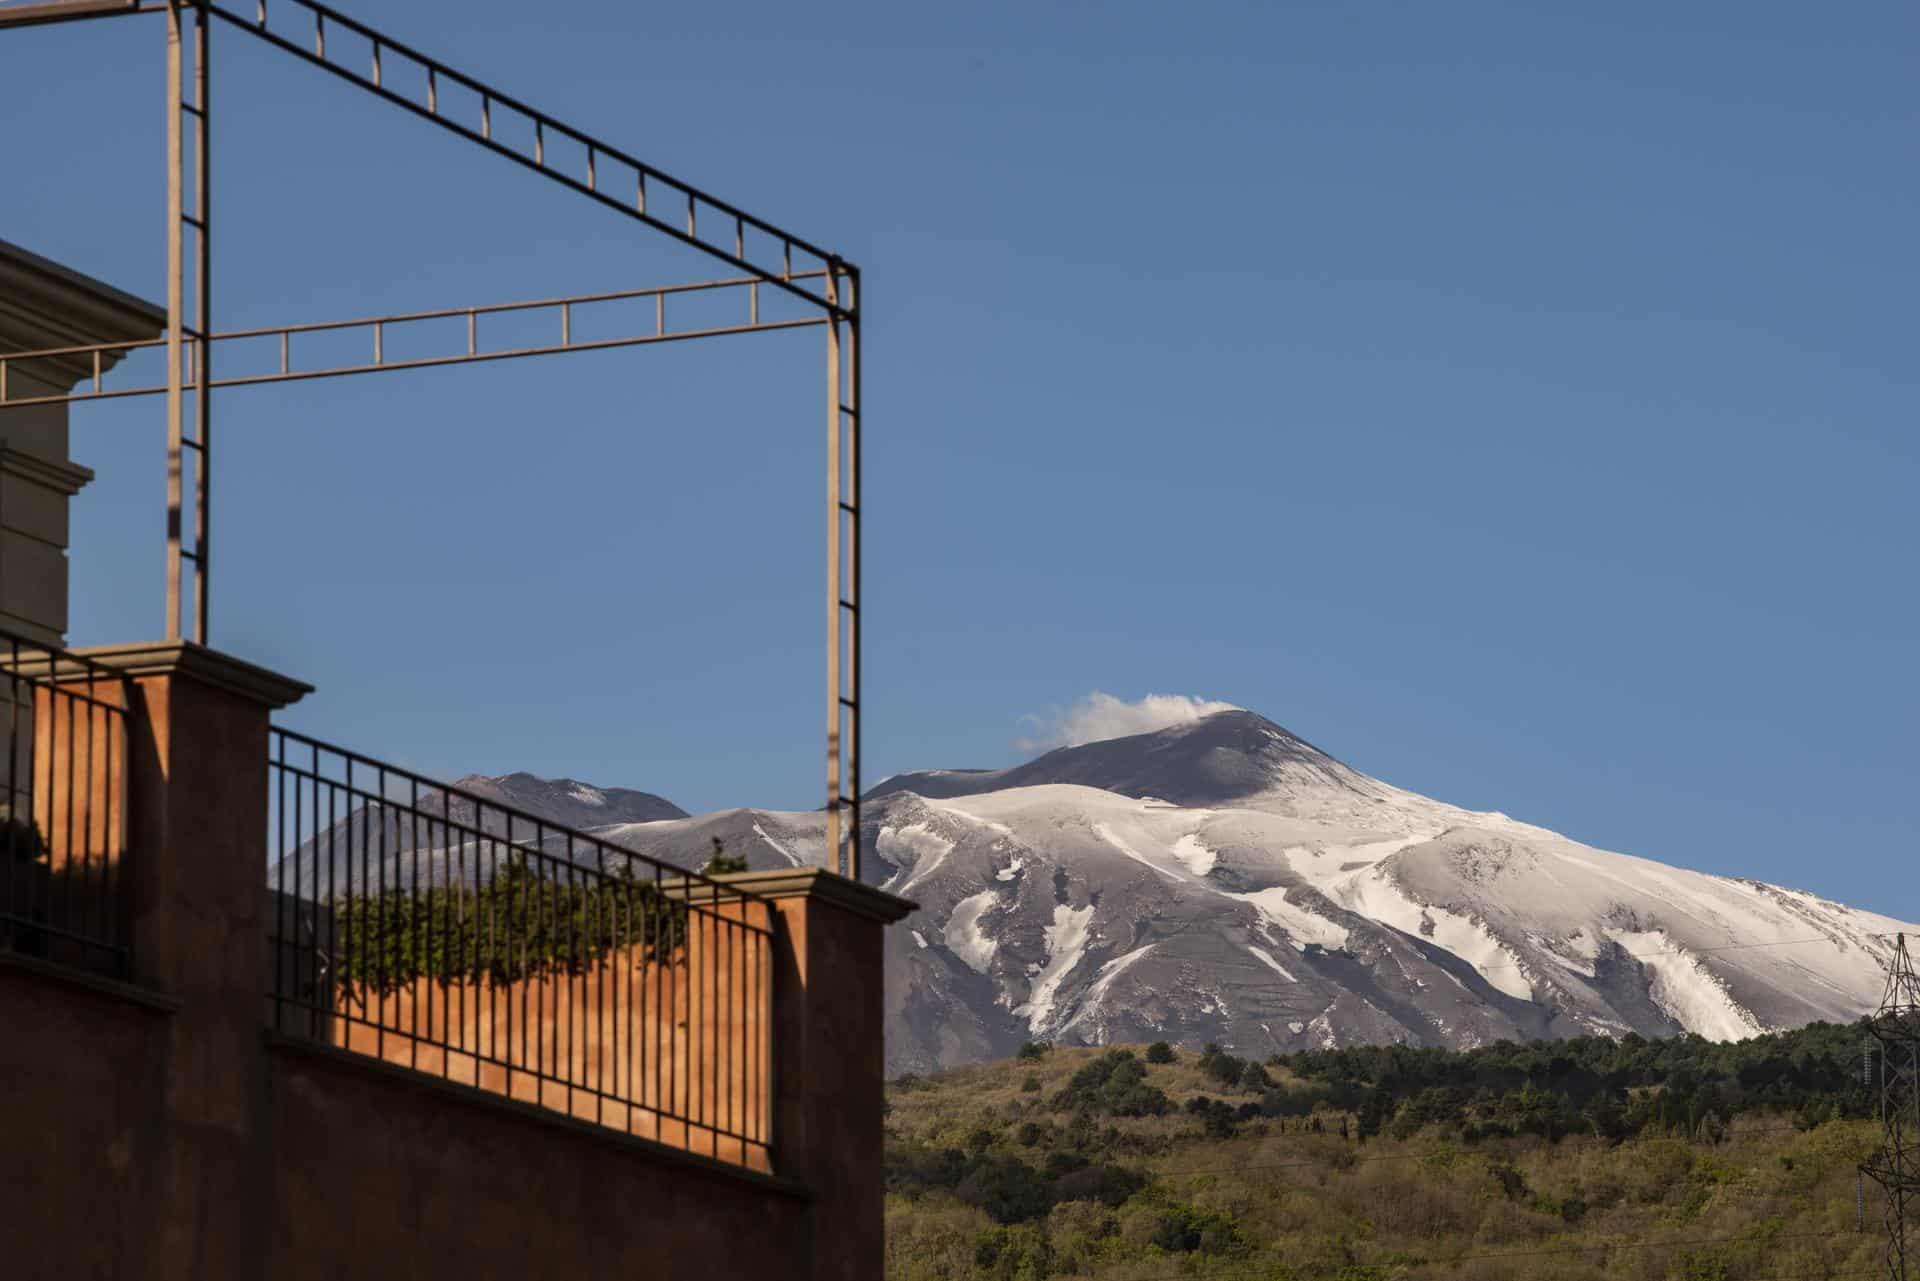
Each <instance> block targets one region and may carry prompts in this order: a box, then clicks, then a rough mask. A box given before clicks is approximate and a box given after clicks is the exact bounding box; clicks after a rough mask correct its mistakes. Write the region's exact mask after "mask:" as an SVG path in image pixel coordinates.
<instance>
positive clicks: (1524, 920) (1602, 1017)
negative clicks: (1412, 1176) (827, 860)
mask: <svg viewBox="0 0 1920 1281" xmlns="http://www.w3.org/2000/svg"><path fill="white" fill-rule="evenodd" d="M467 785H468V786H470V787H472V788H475V789H477V790H483V791H486V792H487V793H488V794H489V795H497V796H499V797H500V799H502V800H503V801H506V802H507V803H509V804H515V805H518V806H520V807H521V808H526V809H533V810H535V811H536V812H539V813H541V815H542V816H543V817H551V818H553V819H555V820H557V821H561V822H568V823H572V824H575V825H579V826H586V827H589V828H590V829H591V830H593V831H594V832H595V833H596V834H597V835H600V836H602V837H603V838H605V839H607V840H610V841H613V842H615V843H618V844H622V845H625V846H626V847H628V848H630V849H634V850H636V851H639V852H642V853H645V854H649V855H651V856H653V857H655V858H660V859H663V860H665V861H668V862H672V863H675V864H678V865H680V866H684V867H693V866H698V865H700V864H701V863H703V862H704V861H705V860H706V858H707V857H708V856H709V855H710V854H711V852H712V842H713V838H714V837H716V836H717V837H720V838H721V839H722V840H723V841H724V843H725V845H726V848H727V851H728V852H729V853H730V854H735V855H738V856H743V857H745V858H746V859H747V860H748V862H749V865H750V866H752V867H755V868H761V867H789V866H794V865H800V864H809V863H818V862H820V861H821V859H822V855H823V848H824V818H823V816H822V815H821V814H820V813H819V812H818V811H814V812H805V813H783V812H780V811H770V810H750V809H742V810H724V811H720V812H717V813H714V814H706V815H699V816H695V817H671V816H664V815H658V814H655V813H653V812H650V811H647V810H646V809H645V806H644V804H643V802H657V803H658V804H659V805H663V806H664V805H666V804H667V803H666V802H663V801H659V798H657V797H647V796H646V794H644V793H616V792H612V791H607V792H601V791H599V790H598V789H592V788H587V787H586V785H584V784H577V783H573V782H571V781H568V780H561V781H555V782H548V781H543V780H530V779H529V778H528V776H525V775H509V776H506V777H503V778H498V779H483V780H474V781H470V782H469V783H467ZM575 789H580V791H578V792H576V790H575ZM586 794H591V795H595V796H600V797H602V798H603V801H604V802H605V803H604V806H597V805H596V804H595V803H594V802H592V801H591V800H590V799H588V796H587V795H586ZM616 796H617V797H621V798H623V800H622V803H621V804H620V805H614V804H612V803H611V799H612V798H614V797H616ZM536 802H537V803H536ZM668 808H671V807H670V806H668ZM636 810H639V811H641V812H637V813H636V812H635V811H636ZM596 815H601V816H603V817H602V818H601V820H600V821H599V822H595V821H594V818H595V816H596ZM860 835H861V843H862V847H863V849H864V850H865V851H866V854H865V860H864V868H865V874H866V876H867V877H868V879H869V880H871V881H872V882H873V883H875V884H877V885H879V886H881V887H882V888H884V889H887V890H889V891H892V892H893V893H896V894H900V895H902V896H904V897H907V898H911V899H913V900H915V901H917V902H918V903H919V904H920V905H921V910H920V911H919V912H918V913H916V914H915V915H914V916H912V917H909V918H908V920H907V921H906V922H905V923H904V924H903V925H902V926H901V927H900V928H897V929H895V930H893V931H891V932H890V935H889V941H888V948H889V951H888V955H887V961H886V964H887V968H888V994H887V1003H888V1008H887V1017H888V1020H889V1022H888V1050H887V1054H888V1063H889V1067H890V1070H891V1071H893V1072H896V1073H898V1072H906V1071H925V1070H929V1069H933V1068H937V1067H943V1066H949V1065H952V1064H956V1063H963V1062H970V1061H977V1060H983V1059H991V1058H1000V1057H1004V1056H1006V1055H1008V1054H1010V1053H1012V1052H1013V1051H1014V1050H1015V1049H1017V1048H1018V1047H1019V1045H1020V1043H1021V1042H1023V1041H1026V1040H1031V1039H1043V1040H1053V1041H1062V1042H1071V1043H1087V1044H1099V1043H1102V1042H1106V1041H1154V1040H1161V1039H1165V1040H1172V1041H1187V1042H1196V1043H1197V1042H1202V1041H1215V1042H1219V1043H1220V1044H1222V1045H1224V1046H1227V1047H1229V1048H1232V1049H1234V1050H1236V1051H1238V1052H1241V1053H1244V1054H1259V1055H1264V1054H1267V1053H1271V1052H1275V1051H1292V1050H1300V1049H1307V1048H1317V1047H1330V1046H1340V1045H1352V1044H1360V1043H1378V1042H1400V1043H1406V1044H1412V1045H1433V1046H1448V1047H1452V1048H1471V1047H1473V1046H1477V1045H1483V1044H1487V1043H1489V1042H1492V1041H1497V1040H1502V1039H1511V1040H1527V1039H1532V1038H1541V1037H1544V1038H1554V1037H1571V1036H1584V1035H1595V1034H1597V1035H1603V1036H1624V1035H1626V1034H1628V1033H1633V1032H1637V1033H1640V1034H1643V1035H1648V1036H1660V1035H1672V1034H1676V1033H1680V1032H1695V1033H1698V1034H1700V1035H1702V1036H1706V1037H1710V1038H1716V1039H1731V1038H1739V1037H1744V1036H1749V1035H1752V1034H1754V1033H1756V1032H1760V1031H1765V1030H1771V1029H1776V1028H1788V1027H1795V1026H1798V1025H1801V1024H1804V1023H1808V1022H1813V1021H1816V1020H1828V1021H1846V1020H1851V1019H1853V1018H1856V1017H1858V1016H1859V1015H1860V1014H1862V1013H1863V1012H1865V1011H1866V1010H1868V1009H1870V1008H1871V1007H1872V1006H1873V1005H1874V1004H1875V1003H1876V1002H1877V1000H1878V998H1879V996H1880V993H1881V989H1882V986H1883V984H1882V975H1881V965H1880V962H1881V958H1882V956H1884V955H1885V954H1886V952H1887V951H1888V948H1889V942H1888V936H1890V935H1891V934H1892V933H1893V932H1895V931H1899V930H1903V929H1904V930H1907V931H1911V932H1920V926H1914V925H1903V924H1902V923H1900V922H1898V921H1894V920H1891V919H1889V918H1887V917H1883V916H1877V915H1874V914H1872V913H1870V912H1864V911H1859V910H1856V909H1853V908H1849V907H1846V906H1843V905H1841V904H1838V903H1833V902H1829V901H1827V900H1824V899H1821V898H1818V897H1816V896H1815V895H1812V894H1808V893H1806V892H1804V891H1800V890H1790V889H1783V888H1780V887H1778V886H1773V885H1767V884H1763V883H1761V882H1758V881H1750V880H1741V879H1736V878H1731V877H1724V876H1710V875H1707V874H1704V873H1700V872H1692V871H1687V870H1684V869H1681V868H1676V867H1670V866H1666V865H1664V864H1660V863H1656V862H1653V861H1651V860H1648V859H1643V858H1635V857H1633V856H1630V855H1626V854H1615V853H1609V852H1607V851H1605V850H1598V849H1594V848H1592V847H1589V846H1586V845H1582V844H1580V843H1579V842H1577V841H1573V840H1570V839H1568V838H1567V837H1565V836H1562V835H1560V834H1558V833H1556V832H1552V831H1549V830H1547V829H1546V828H1542V827H1536V826H1532V825H1530V824H1526V823H1520V822H1516V821H1515V820H1513V819H1511V818H1508V817H1507V816H1506V815H1504V814H1498V813H1484V812H1477V811H1472V810H1467V809H1462V808H1460V807H1458V806H1454V805H1448V804H1446V803H1445V802H1442V801H1438V800H1434V799H1432V798H1429V797H1425V796H1421V795H1419V794H1417V793H1413V792H1408V791H1404V790H1402V789H1400V788H1396V787H1393V786H1392V785H1390V784H1387V783H1384V782H1381V781H1380V780H1378V779H1375V778H1371V777H1369V776H1367V775H1365V774H1362V773H1360V772H1359V771H1358V770H1355V769H1353V768H1352V767H1351V766H1349V765H1346V764H1344V763H1343V762H1341V761H1338V760H1336V759H1334V758H1333V757H1332V756H1330V755H1328V754H1327V753H1326V752H1323V751H1321V750H1320V749H1319V748H1317V747H1315V746H1314V745H1313V744H1311V743H1309V742H1307V741H1306V740H1305V739H1302V738H1300V737H1298V736H1297V735H1295V734H1292V733H1289V732H1288V731H1287V730H1285V729H1283V728H1281V727H1280V726H1279V725H1276V724H1274V723H1273V722H1272V721H1270V720H1267V719H1266V718H1264V717H1262V716H1259V715H1257V714H1255V713H1253V712H1249V711H1239V710H1232V711H1221V712H1216V713H1213V714H1212V715H1208V716H1204V717H1201V718H1198V719H1195V720H1191V721H1185V722H1182V723H1181V724H1178V725H1175V726H1172V727H1169V728H1165V729H1160V730H1155V731H1152V732H1150V733H1142V734H1131V735H1128V736H1126V737H1122V738H1111V739H1104V740H1100V741H1096V742H1090V743H1085V744H1082V745H1079V746H1073V747H1063V748H1060V749H1058V750H1055V751H1052V752H1048V753H1047V754H1046V755H1044V756H1040V757H1037V758H1036V759H1034V760H1032V761H1029V762H1027V763H1025V764H1023V765H1018V766H1015V767H1013V768H1010V769H1005V770H933V771H925V772H921V773H912V774H902V775H898V776H896V777H894V778H890V779H888V780H886V781H885V782H883V783H881V784H880V785H878V786H877V787H875V788H874V789H873V790H872V791H871V792H869V793H868V797H867V804H866V805H865V806H863V809H862V815H861V833H860ZM308 857H309V858H310V857H311V853H309V855H308ZM346 874H347V875H349V876H350V875H351V874H352V869H346ZM307 875H308V876H312V875H313V872H312V870H311V869H309V870H308V872H307ZM309 883H311V882H309Z"/></svg>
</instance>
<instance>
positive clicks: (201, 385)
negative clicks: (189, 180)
mask: <svg viewBox="0 0 1920 1281" xmlns="http://www.w3.org/2000/svg"><path fill="white" fill-rule="evenodd" d="M207 4H208V0H196V4H195V8H194V37H193V104H194V112H193V123H194V157H195V164H194V213H195V214H196V215H197V216H198V218H199V226H198V228H197V231H198V233H199V234H198V235H197V236H196V237H195V238H194V245H195V254H194V268H195V271H194V276H195V281H194V314H195V316H196V320H195V322H194V328H195V329H196V330H197V331H198V332H199V337H198V339H197V340H196V342H195V343H194V351H195V360H194V362H193V369H194V374H195V381H194V393H193V418H194V438H195V441H196V447H195V449H194V458H193V462H194V467H193V639H194V640H196V641H198V642H199V643H200V644H202V645H204V644H206V643H207V596H208V589H209V586H210V584H209V581H208V575H209V574H210V573H211V572H212V554H211V553H212V547H211V544H210V543H209V542H208V539H209V536H210V534H211V521H212V508H213V493H212V482H213V340H212V335H213V150H212V145H211V142H212V139H211V138H210V136H209V131H210V129H211V124H210V119H211V117H210V114H209V108H208V90H207V82H208V78H209V76H210V75H211V71H210V67H211V65H212V64H211V60H210V57H209V51H208V41H209V39H210V38H211V34H212V31H213V22H212V20H211V19H210V18H209V16H208V14H207Z"/></svg>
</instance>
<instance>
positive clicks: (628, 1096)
mask: <svg viewBox="0 0 1920 1281" xmlns="http://www.w3.org/2000/svg"><path fill="white" fill-rule="evenodd" d="M687 921H688V924H687V936H686V944H685V946H684V947H681V948H678V949H676V950H675V952H674V953H673V955H671V956H670V957H666V958H657V959H649V958H648V957H646V956H644V955H642V954H641V953H640V951H639V950H638V949H633V948H623V949H619V950H616V951H614V952H611V953H609V954H607V955H605V956H603V957H601V958H599V959H598V960H597V961H595V962H593V963H591V964H588V965H584V966H582V967H581V968H580V969H578V970H577V971H571V972H569V971H565V970H562V971H560V972H557V973H548V974H544V975H540V976H537V977H533V978H528V979H523V980H521V981H518V982H514V983H493V982H489V981H487V980H485V979H484V978H480V979H474V980H470V981H463V982H454V983H442V982H440V981H438V980H435V979H430V978H423V979H418V980H415V981H413V982H411V983H407V984H405V985H403V986H399V987H397V988H392V989H387V990H382V989H381V988H378V987H375V986H372V985H355V986H352V987H349V988H347V989H345V990H344V991H341V992H338V993H336V994H335V995H334V996H333V998H332V1001H331V1004H332V1013H331V1016H330V1017H329V1018H327V1019H326V1021H325V1026H324V1027H316V1026H313V1025H312V1024H311V1023H310V1022H309V1020H308V1019H307V1018H306V1011H305V1010H304V1009H302V1008H300V1007H297V1006H293V1005H287V1006H283V1007H282V1008H281V1010H280V1011H279V1012H278V1014H277V1015H276V1017H277V1019H278V1020H279V1024H280V1026H281V1027H283V1028H285V1029H286V1030H288V1031H295V1032H298V1033H299V1034H301V1035H304V1036H308V1037H315V1038H318V1039H321V1040H324V1041H325V1042H327V1043H328V1044H331V1045H335V1046H340V1047H343V1048H345V1049H349V1050H352V1051H354V1052H356V1053H360V1054H366V1055H371V1056H373V1057H376V1058H380V1059H383V1060H385V1061H387V1062H389V1063H394V1064H398V1065H401V1066H404V1067H408V1068H412V1069H415V1070H417V1071H421V1072H425V1073H428V1074H430V1075H432V1076H437V1077H441V1078H443V1079H446V1080H449V1081H454V1082H459V1083H461V1084H465V1085H469V1086H477V1087H478V1088H480V1089H482V1090H486V1091H488V1092H489V1093H493V1094H501V1095H505V1096H507V1097H509V1098H513V1099H518V1100H521V1101H524V1102H528V1103H535V1104H539V1105H540V1106H543V1107H547V1108H551V1109H553V1110H555V1111H559V1112H564V1113H567V1114H568V1115H570V1116H572V1117H575V1118H577V1119H579V1120H582V1121H590V1122H593V1123H595V1124H597V1125H604V1126H607V1127H609V1128H611V1129H614V1130H618V1131H620V1132H622V1133H625V1134H630V1135H633V1136H636V1137H638V1138H644V1139H650V1140H653V1141H655V1142H659V1143H664V1144H667V1145H669V1146H672V1147H675V1148H680V1149H684V1150H687V1151H691V1152H697V1153H700V1154H701V1155H704V1156H710V1157H713V1158H715V1159H717V1160H721V1161H726V1162H729V1163H731V1164H736V1165H744V1166H747V1167H748V1168H750V1169H755V1170H762V1171H771V1170H772V1168H773V1166H772V1159H771V1152H770V1149H771V1145H772V1142H773V1120H772V1118H773V1056H774V1046H773V1042H772V1032H773V1029H772V1025H771V1019H770V1012H771V1009H772V1004H773V949H772V942H773V940H772V937H771V933H770V929H769V913H768V911H767V909H766V907H765V905H763V904H751V905H749V904H744V903H741V902H737V901H736V902H734V903H731V904H722V905H720V906H718V907H717V908H707V907H700V908H697V909H694V910H692V911H690V912H689V914H688V918H687ZM750 925H751V926H757V927H758V928H750Z"/></svg>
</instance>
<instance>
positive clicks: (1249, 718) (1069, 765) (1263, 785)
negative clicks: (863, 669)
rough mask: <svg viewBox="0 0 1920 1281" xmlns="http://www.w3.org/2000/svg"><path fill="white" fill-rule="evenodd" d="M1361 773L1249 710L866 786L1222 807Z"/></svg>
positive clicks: (885, 790) (880, 792) (933, 793)
mask: <svg viewBox="0 0 1920 1281" xmlns="http://www.w3.org/2000/svg"><path fill="white" fill-rule="evenodd" d="M1360 777H1361V776H1360V775H1357V774H1355V773H1354V772H1353V771H1352V770H1350V769H1348V768H1347V767H1346V766H1344V765H1342V764H1341V763H1340V762H1339V761H1336V760H1334V759H1333V757H1331V756H1329V755H1327V754H1326V753H1325V752H1323V751H1321V750H1320V749H1319V748H1317V747H1315V746H1314V745H1313V744H1311V743H1309V742H1307V741H1306V740H1305V739H1302V738H1299V737H1297V736H1295V735H1293V734H1290V733H1288V732H1287V731H1286V730H1284V729H1282V728H1280V726H1278V725H1275V724H1274V723H1273V722H1272V721H1270V720H1268V719H1267V718H1266V717H1264V716H1261V715H1259V714H1258V713H1255V712H1248V711H1239V710H1235V711H1228V712H1215V713H1214V714H1213V715H1211V716H1204V717H1201V718H1200V719H1198V720H1194V721H1189V722H1186V723H1184V724H1180V725H1176V726H1173V727H1171V728H1168V729H1161V730H1154V731H1152V732H1149V733H1145V734H1129V735H1127V736H1126V737H1124V738H1109V739H1102V740H1100V741H1098V742H1093V743H1083V744H1081V745H1079V746H1077V747H1061V748H1056V749H1055V750H1053V751H1051V752H1048V753H1047V754H1046V755H1045V756H1041V757H1038V758H1036V759H1034V760H1031V761H1028V762H1027V763H1026V764H1024V765H1016V766H1014V767H1013V768H1012V769H1005V770H931V771H927V772H924V773H918V774H896V775H895V776H894V777H892V778H890V779H888V780H887V781H886V782H884V783H882V784H880V785H879V786H878V787H876V788H874V789H873V790H872V791H870V792H868V793H867V795H868V797H869V798H873V797H879V796H886V795H889V794H891V793H894V792H914V793H917V794H918V795H921V796H925V797H930V798H935V799H949V798H952V797H956V796H973V795H977V794H979V793H981V792H993V791H1000V790H1002V789H1005V788H1009V787H1034V786H1039V785H1042V784H1048V783H1071V784H1075V785H1078V786H1081V787H1097V788H1100V789H1101V790H1103V791H1108V792H1118V793H1119V794H1120V795H1122V796H1135V797H1155V798H1158V799H1161V800H1166V801H1171V802H1172V803H1174V804H1176V805H1225V804H1229V803H1232V802H1235V801H1244V800H1247V799H1249V798H1253V797H1258V796H1261V795H1263V794H1265V793H1269V792H1273V791H1275V790H1277V789H1281V788H1284V787H1285V786H1286V784H1287V782H1288V780H1289V779H1303V778H1305V779H1313V780H1315V781H1318V782H1324V783H1325V784H1327V785H1330V786H1335V787H1339V786H1346V785H1348V784H1349V783H1350V781H1357V780H1360Z"/></svg>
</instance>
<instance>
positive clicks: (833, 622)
mask: <svg viewBox="0 0 1920 1281" xmlns="http://www.w3.org/2000/svg"><path fill="white" fill-rule="evenodd" d="M826 290H827V300H828V303H829V304H830V305H831V304H832V303H834V302H835V301H837V298H838V291H839V280H838V279H837V277H836V276H835V274H834V272H833V271H832V270H831V265H830V266H829V270H828V272H827V280H826ZM841 501H842V500H841V497H840V319H839V317H838V316H835V315H832V314H829V315H828V317H827V851H826V853H827V859H826V863H827V867H828V868H830V869H831V870H833V871H835V872H840V873H842V874H843V875H844V873H845V869H844V868H843V867H842V866H841V849H840V842H841V838H842V828H843V825H844V823H845V821H846V816H845V815H844V814H843V813H842V812H841V808H840V710H841V693H840V675H841V673H840V599H841V596H840V593H841V586H842V584H841V581H840V504H841ZM854 839H855V840H858V839H859V836H858V833H856V834H855V838H854Z"/></svg>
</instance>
